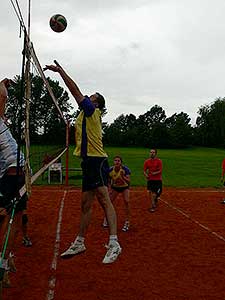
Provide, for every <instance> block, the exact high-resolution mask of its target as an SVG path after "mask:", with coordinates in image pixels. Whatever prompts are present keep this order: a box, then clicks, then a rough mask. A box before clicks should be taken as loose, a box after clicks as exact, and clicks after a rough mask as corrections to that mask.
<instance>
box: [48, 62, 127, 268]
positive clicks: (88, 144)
mask: <svg viewBox="0 0 225 300" xmlns="http://www.w3.org/2000/svg"><path fill="white" fill-rule="evenodd" d="M54 62H55V65H46V67H45V68H44V70H51V71H53V72H57V73H59V75H60V76H61V78H62V79H63V81H64V82H65V84H66V86H67V87H68V89H69V90H70V92H71V94H72V95H73V97H74V98H75V100H76V102H77V104H78V106H79V108H80V110H81V111H80V113H79V115H78V117H77V120H76V124H75V130H76V149H75V152H74V153H75V155H76V156H79V157H81V158H82V163H81V168H82V173H83V180H82V198H81V218H80V229H79V232H78V235H77V236H76V238H75V240H74V242H73V243H72V244H71V246H70V247H69V248H68V249H67V250H66V251H65V252H63V253H62V254H61V257H62V258H67V257H71V256H73V255H76V254H78V253H81V252H84V251H85V250H86V247H85V244H84V240H85V234H86V232H87V229H88V226H89V223H90V220H91V213H92V206H93V202H94V199H95V197H96V196H97V199H98V201H99V202H100V204H101V206H102V208H103V210H104V212H105V216H106V218H107V220H108V222H109V234H110V235H109V243H108V246H107V249H108V250H107V252H106V255H105V257H104V259H103V261H102V262H103V263H104V264H108V263H112V262H114V261H115V260H116V259H117V257H118V255H119V254H120V253H121V250H122V249H121V247H120V244H119V242H118V238H117V217H116V212H115V209H114V207H113V205H112V203H111V201H110V197H109V193H108V168H109V165H108V159H107V154H106V153H105V151H104V149H103V143H102V125H101V116H102V111H103V110H104V107H105V99H104V98H103V96H102V95H100V94H99V93H95V94H93V95H91V96H90V97H88V96H84V95H83V94H82V93H81V91H80V89H79V88H78V86H77V84H76V83H75V82H74V81H73V79H72V78H71V77H70V76H69V75H68V74H67V73H66V72H65V70H64V69H63V68H62V67H61V66H60V65H59V64H58V63H57V62H56V61H54Z"/></svg>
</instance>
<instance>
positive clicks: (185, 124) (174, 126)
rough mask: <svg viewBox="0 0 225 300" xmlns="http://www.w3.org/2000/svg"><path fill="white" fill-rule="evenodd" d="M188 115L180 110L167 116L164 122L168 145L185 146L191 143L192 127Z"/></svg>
mask: <svg viewBox="0 0 225 300" xmlns="http://www.w3.org/2000/svg"><path fill="white" fill-rule="evenodd" d="M190 121H191V119H190V117H189V116H188V115H187V114H186V113H184V112H181V113H179V114H177V113H175V114H173V115H172V116H171V117H169V118H167V119H166V121H165V123H166V127H167V133H168V137H169V139H168V146H169V147H173V148H185V147H187V146H190V144H191V143H192V127H191V124H190Z"/></svg>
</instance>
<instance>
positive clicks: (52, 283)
mask: <svg viewBox="0 0 225 300" xmlns="http://www.w3.org/2000/svg"><path fill="white" fill-rule="evenodd" d="M67 192H68V191H67V190H65V191H64V194H63V197H62V199H61V202H60V208H59V214H58V222H57V226H56V237H55V245H54V252H53V259H52V263H51V267H50V271H51V273H52V274H51V276H50V278H49V281H48V293H47V296H46V299H47V300H52V299H54V295H55V286H56V276H55V271H56V269H57V258H58V256H59V247H60V230H61V224H62V215H63V208H64V202H65V198H66V195H67Z"/></svg>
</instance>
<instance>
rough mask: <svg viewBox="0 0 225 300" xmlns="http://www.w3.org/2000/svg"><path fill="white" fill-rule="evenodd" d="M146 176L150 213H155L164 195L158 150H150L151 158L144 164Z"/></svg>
mask: <svg viewBox="0 0 225 300" xmlns="http://www.w3.org/2000/svg"><path fill="white" fill-rule="evenodd" d="M144 176H145V178H146V179H147V190H148V191H149V197H150V201H151V207H150V208H149V211H150V212H154V211H155V210H156V207H157V203H158V200H159V199H160V195H161V193H162V161H161V159H159V158H158V157H157V149H151V150H150V158H148V159H147V160H145V162H144Z"/></svg>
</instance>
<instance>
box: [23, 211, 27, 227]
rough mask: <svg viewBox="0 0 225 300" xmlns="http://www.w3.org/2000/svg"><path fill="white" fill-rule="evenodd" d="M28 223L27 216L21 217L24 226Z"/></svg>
mask: <svg viewBox="0 0 225 300" xmlns="http://www.w3.org/2000/svg"><path fill="white" fill-rule="evenodd" d="M27 223H28V216H27V214H24V215H22V224H23V225H26V224H27Z"/></svg>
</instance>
